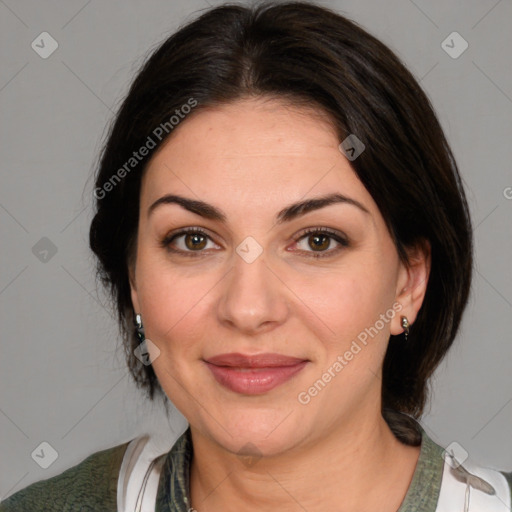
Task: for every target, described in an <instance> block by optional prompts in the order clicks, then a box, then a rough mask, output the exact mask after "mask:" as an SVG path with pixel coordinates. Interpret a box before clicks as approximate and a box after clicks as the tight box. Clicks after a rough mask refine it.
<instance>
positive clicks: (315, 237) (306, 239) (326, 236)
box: [295, 228, 349, 258]
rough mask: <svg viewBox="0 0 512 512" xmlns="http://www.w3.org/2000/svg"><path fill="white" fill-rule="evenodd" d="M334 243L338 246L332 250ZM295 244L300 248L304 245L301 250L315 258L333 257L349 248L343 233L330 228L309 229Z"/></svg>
mask: <svg viewBox="0 0 512 512" xmlns="http://www.w3.org/2000/svg"><path fill="white" fill-rule="evenodd" d="M333 241H334V243H336V244H338V245H337V247H335V248H334V249H332V248H331V246H332V245H333ZM295 243H296V245H298V246H300V244H303V245H302V248H301V250H303V251H304V252H306V253H309V254H308V256H309V257H313V258H325V257H328V256H332V255H333V254H337V253H338V252H339V251H341V250H342V249H343V248H345V247H348V246H349V243H348V240H347V238H346V237H345V236H344V235H343V234H342V233H339V232H337V231H333V230H331V229H329V228H309V229H307V230H305V231H303V232H302V233H301V235H300V236H299V237H298V238H297V239H296V240H295ZM330 248H331V249H330ZM309 249H311V250H309ZM328 249H330V250H328ZM315 253H316V254H315Z"/></svg>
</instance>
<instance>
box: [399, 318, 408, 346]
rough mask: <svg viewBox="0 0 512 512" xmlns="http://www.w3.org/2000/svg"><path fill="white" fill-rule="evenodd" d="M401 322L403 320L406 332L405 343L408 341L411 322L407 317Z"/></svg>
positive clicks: (403, 327)
mask: <svg viewBox="0 0 512 512" xmlns="http://www.w3.org/2000/svg"><path fill="white" fill-rule="evenodd" d="M401 320H402V329H403V330H404V336H405V341H407V336H409V320H407V317H406V316H402V317H401Z"/></svg>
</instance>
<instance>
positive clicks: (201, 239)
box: [160, 228, 219, 256]
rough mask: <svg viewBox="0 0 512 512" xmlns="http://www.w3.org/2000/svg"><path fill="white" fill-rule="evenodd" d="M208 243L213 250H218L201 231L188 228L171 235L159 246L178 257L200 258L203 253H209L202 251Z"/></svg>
mask: <svg viewBox="0 0 512 512" xmlns="http://www.w3.org/2000/svg"><path fill="white" fill-rule="evenodd" d="M209 242H210V243H211V244H212V245H213V247H214V248H219V246H218V245H217V244H215V243H214V242H213V240H212V239H211V237H210V236H209V235H208V234H207V233H205V232H204V231H203V230H201V229H198V228H189V229H184V230H182V231H180V232H178V233H171V234H170V235H168V236H166V237H165V238H164V239H163V240H162V241H161V242H160V245H161V247H162V248H164V249H166V250H168V251H169V252H172V253H176V254H179V255H183V256H201V255H202V254H203V253H206V252H209V251H204V250H203V249H205V248H206V247H207V245H208V243H209Z"/></svg>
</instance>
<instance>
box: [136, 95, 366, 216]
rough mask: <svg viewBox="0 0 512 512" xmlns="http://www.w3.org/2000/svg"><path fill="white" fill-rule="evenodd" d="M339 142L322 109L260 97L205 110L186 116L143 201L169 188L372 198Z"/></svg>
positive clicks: (265, 196)
mask: <svg viewBox="0 0 512 512" xmlns="http://www.w3.org/2000/svg"><path fill="white" fill-rule="evenodd" d="M339 142H340V141H339V140H338V137H337V134H336V130H335V128H334V126H333V125H332V123H331V121H330V119H329V117H328V116H327V114H326V113H325V112H323V111H322V110H320V109H313V108H309V107H308V108H304V107H299V106H295V105H291V104H290V103H287V102H283V101H279V100H276V99H260V98H259V99H244V100H239V101H236V102H233V103H229V104H225V105H222V106H218V107H215V108H207V109H201V110H198V111H196V112H193V114H191V115H190V116H189V117H188V118H185V119H184V120H183V121H181V124H180V125H178V127H177V128H175V131H173V133H172V136H171V137H169V139H168V140H167V141H166V142H165V143H164V144H163V145H162V147H161V148H159V150H158V152H157V153H156V154H155V155H154V156H153V158H152V159H151V161H150V163H149V165H148V167H147V170H146V172H145V175H144V179H143V185H142V187H143V189H142V196H143V201H142V202H144V203H148V202H150V201H154V200H155V199H157V198H158V196H159V195H161V194H162V193H169V192H175V193H184V194H186V195H188V196H192V197H193V196H194V195H195V196H197V197H200V198H201V199H208V200H210V202H212V203H215V202H219V201H222V202H224V203H225V202H226V201H229V200H231V201H235V200H236V201H238V202H240V201H243V202H245V203H246V204H248V205H249V204H250V203H251V202H253V203H255V204H258V205H259V206H261V205H263V204H265V202H266V201H268V200H270V199H271V198H276V199H277V198H279V197H281V198H283V199H285V200H288V199H289V200H296V199H298V198H302V197H303V196H305V195H306V194H308V192H310V194H309V195H312V194H317V193H318V194H323V193H330V192H333V191H339V192H342V193H346V194H347V193H350V194H352V195H357V196H358V199H360V200H361V199H363V198H364V197H366V199H367V200H368V199H370V200H371V198H369V196H368V194H367V193H366V190H365V189H364V187H363V186H362V184H361V183H360V181H359V179H358V178H357V175H356V174H355V172H354V171H353V169H352V168H351V166H350V164H349V162H348V160H347V159H346V158H345V157H344V156H343V155H342V153H341V152H340V150H339V149H338V146H339ZM226 193H227V194H229V197H226ZM230 198H231V199H230Z"/></svg>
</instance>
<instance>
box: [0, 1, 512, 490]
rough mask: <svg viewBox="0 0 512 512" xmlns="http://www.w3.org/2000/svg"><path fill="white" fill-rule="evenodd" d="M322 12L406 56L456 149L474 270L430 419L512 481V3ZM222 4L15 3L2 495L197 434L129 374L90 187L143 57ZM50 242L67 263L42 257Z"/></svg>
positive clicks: (1, 368)
mask: <svg viewBox="0 0 512 512" xmlns="http://www.w3.org/2000/svg"><path fill="white" fill-rule="evenodd" d="M214 3H216V2H213V1H211V2H210V5H213V4H214ZM321 4H323V5H325V6H328V7H333V8H335V9H337V10H338V11H339V12H341V13H344V14H346V15H347V16H348V17H349V18H351V19H354V20H355V21H357V22H358V23H360V24H361V25H363V26H364V27H365V28H367V29H368V30H369V31H371V32H372V33H373V34H375V35H376V36H377V37H380V38H381V39H382V40H383V41H384V42H385V43H386V44H388V45H389V46H390V47H391V48H392V49H394V50H395V51H396V52H397V53H398V55H399V56H400V57H401V58H402V59H403V60H404V61H405V63H406V64H407V65H408V66H409V68H410V69H411V70H412V71H413V73H414V74H415V76H416V77H417V78H418V79H420V80H421V84H422V86H423V87H424V89H425V90H426V92H427V94H428V95H429V96H430V98H431V99H432V102H433V104H434V106H435V108H436V110H437V112H438V114H439V117H440V120H441V122H442V125H443V127H444V129H445V131H446V134H447V136H448V139H449V141H450V142H451V144H452V147H453V150H454V152H455V156H456V158H457V159H458V163H459V165H460V169H461V172H462V175H463V178H464V181H465V184H466V187H467V191H468V196H469V200H470V203H471V210H472V214H473V220H474V225H475V242H476V273H475V279H474V284H473V286H474V287H473V293H472V298H471V302H470V304H469V306H468V309H467V313H466V316H465V319H464V323H463V328H462V330H461V332H460V334H459V336H458V338H457V340H456V343H455V345H454V347H453V349H452V350H451V352H450V354H449V356H448V357H447V358H446V360H445V361H444V363H443V364H442V365H441V367H440V368H439V370H438V371H437V373H436V374H435V377H434V379H433V381H432V386H433V397H432V405H431V408H430V409H429V410H428V411H427V414H426V415H425V417H424V419H423V421H422V424H423V425H424V427H425V428H426V430H427V432H428V433H429V434H430V435H431V436H432V437H433V438H434V440H436V441H437V442H438V443H439V444H442V445H443V446H445V447H446V446H448V445H449V444H450V443H451V442H452V441H457V442H458V443H459V444H460V445H461V446H462V447H463V448H464V449H465V450H467V451H468V452H469V454H470V456H471V458H472V459H473V460H475V461H477V462H480V463H482V464H485V465H489V466H492V467H496V468H499V469H506V470H508V471H510V470H512V447H511V425H512V403H511V402H512V372H511V371H510V361H511V355H512V349H511V346H512V339H511V335H510V331H511V327H512V321H511V317H512V275H511V271H510V262H511V261H512V237H511V214H512V200H510V198H511V196H512V189H510V187H512V173H511V171H510V162H511V161H512V151H511V147H512V144H511V141H510V139H511V135H512V129H511V128H512V126H511V124H512V115H511V114H512V73H511V62H510V51H511V48H512V31H511V30H510V20H512V4H511V1H509V0H501V1H496V0H478V1H477V0H471V1H467V0H466V1H462V0H458V1H451V2H446V1H444V0H436V1H426V0H425V1H421V0H415V1H414V2H412V1H408V0H392V1H387V2H377V1H355V0H353V1H342V0H339V1H334V0H333V1H324V2H321ZM207 7H208V2H206V1H205V0H190V1H189V0H187V1H183V0H180V1H164V0H152V1H144V2H143V1H139V2H136V1H133V0H130V1H116V0H112V1H109V2H100V1H98V0H89V1H86V0H73V1H69V0H68V1H66V2H64V1H60V2H58V1H45V2H36V1H35V0H33V1H26V0H25V1H19V0H18V1H15V0H0V16H1V22H0V49H1V50H0V51H1V69H2V73H1V78H0V108H1V114H0V115H1V149H2V159H1V164H0V165H1V180H2V181H1V184H2V185H1V189H0V227H1V233H2V234H1V244H0V247H1V267H0V308H1V317H0V332H1V359H0V379H1V387H0V389H1V395H0V432H1V434H0V435H1V437H0V439H1V456H0V497H5V496H7V495H9V494H11V493H13V492H15V491H17V490H19V489H20V488H22V487H25V486H26V485H28V484H30V483H31V482H34V481H36V480H40V479H43V478H47V477H50V476H53V475H55V474H58V473H60V472H62V471H63V470H64V469H66V468H68V467H70V466H71V465H73V464H76V463H78V462H79V461H80V460H82V459H83V458H84V457H86V456H87V455H90V454H91V453H93V452H95V451H98V450H101V449H104V448H107V447H110V446H114V445H117V444H120V443H121V442H124V441H127V440H129V439H131V438H133V437H135V436H137V435H139V434H141V433H142V432H145V431H161V432H163V433H164V440H165V442H167V443H169V446H170V443H172V441H173V440H174V439H175V438H176V437H177V436H178V435H179V433H180V432H181V431H182V430H183V429H184V427H185V423H184V421H183V418H182V417H181V416H180V415H179V414H178V413H176V414H175V415H173V417H172V420H171V421H170V422H168V421H167V419H166V417H165V415H164V413H163V409H162V407H161V406H160V405H159V404H158V403H156V404H155V405H153V406H151V405H149V404H147V403H145V400H144V398H143V397H142V395H141V394H140V393H139V392H138V391H137V390H136V389H135V386H134V385H133V384H132V383H131V381H130V378H129V377H128V373H127V370H126V369H125V365H124V358H123V355H122V352H121V350H120V347H119V339H118V336H117V327H116V324H115V321H114V320H113V318H112V317H111V316H110V314H109V312H108V310H107V309H105V308H104V307H103V305H102V303H104V302H105V296H104V295H102V293H101V289H100V288H99V286H98V287H97V286H96V284H95V281H94V273H93V259H92V256H91V254H90V253H89V249H88V243H87V237H88V227H89V222H90V219H91V212H92V208H91V206H92V182H91V179H90V176H91V174H92V172H93V168H94V164H95V162H96V157H97V154H98V152H99V149H100V147H101V139H102V136H103V135H104V133H105V130H106V126H107V123H108V121H109V120H110V119H111V118H112V116H113V112H114V111H115V109H116V107H117V105H118V104H119V102H120V100H121V99H122V98H123V97H124V95H125V93H126V91H127V87H128V85H129V83H130V81H131V80H132V79H133V75H134V72H135V71H136V69H137V68H138V66H139V65H140V64H141V63H142V61H143V59H144V57H145V56H146V55H147V54H148V52H149V51H150V50H151V49H152V48H154V47H155V46H156V45H157V44H158V43H159V42H160V41H162V40H163V39H164V38H165V37H166V36H167V35H168V34H170V33H171V32H172V31H174V30H175V29H176V28H177V27H178V25H180V24H182V23H184V22H186V21H188V20H190V19H192V17H193V16H194V15H193V13H194V12H196V11H198V10H200V9H204V8H207ZM44 31H46V32H49V33H50V34H51V36H52V37H53V38H54V39H55V40H56V41H57V42H58V45H59V46H58V49H57V50H56V51H55V52H54V53H53V54H52V55H51V56H50V57H48V58H47V59H43V58H41V57H40V56H39V55H38V54H37V53H36V52H35V51H34V50H33V49H32V48H31V43H32V41H34V40H35V39H36V38H37V37H38V36H39V34H41V33H42V32H44ZM453 31H457V32H459V33H460V34H461V35H462V37H463V38H464V39H465V40H466V41H467V42H468V43H469V47H468V49H467V50H466V51H465V52H464V53H463V54H462V55H460V56H459V57H458V58H456V59H454V58H452V57H450V56H449V55H448V54H447V53H446V52H445V51H444V50H443V48H442V47H441V43H442V41H443V40H445V39H446V37H447V36H448V35H449V34H450V33H452V32H453ZM449 44H450V45H452V46H455V49H458V48H460V45H459V42H454V43H451V42H450V43H449ZM46 47H47V48H48V46H46ZM507 196H508V198H507ZM43 237H47V238H48V239H49V240H51V242H52V243H53V244H54V246H55V247H56V249H57V252H56V253H55V254H54V255H52V252H51V250H50V252H49V253H47V254H45V253H44V252H42V251H41V244H42V248H43V249H44V248H45V247H46V248H47V245H48V241H43V242H39V241H40V239H41V238H43ZM38 242H39V244H40V245H37V246H36V249H33V247H34V246H35V245H36V244H37V243H38ZM41 258H42V259H43V260H44V258H46V260H47V261H41ZM97 292H98V293H97ZM43 441H46V442H48V443H49V444H50V445H51V446H52V447H53V448H54V449H55V450H56V451H57V452H58V458H57V460H56V461H55V462H54V463H53V464H52V465H51V466H50V467H49V468H48V469H42V468H40V467H39V465H38V464H36V462H35V461H34V460H33V459H32V458H31V453H32V452H33V451H34V450H35V449H36V448H37V447H38V446H39V445H40V443H41V442H43ZM45 456H46V455H45Z"/></svg>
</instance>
